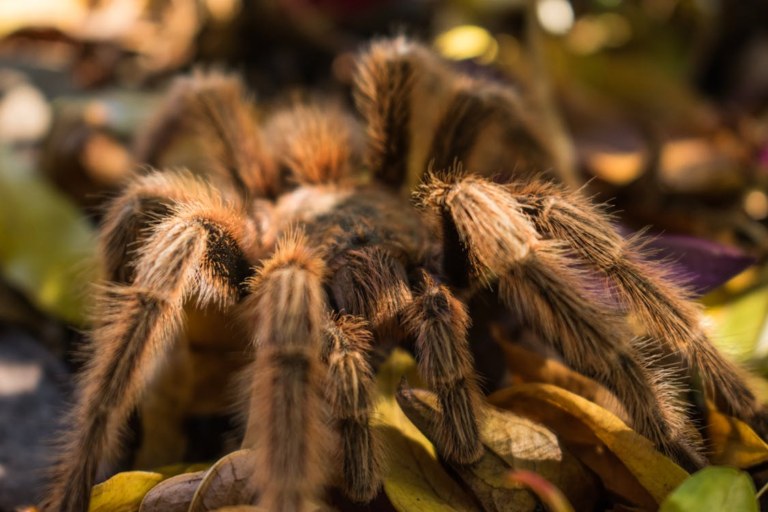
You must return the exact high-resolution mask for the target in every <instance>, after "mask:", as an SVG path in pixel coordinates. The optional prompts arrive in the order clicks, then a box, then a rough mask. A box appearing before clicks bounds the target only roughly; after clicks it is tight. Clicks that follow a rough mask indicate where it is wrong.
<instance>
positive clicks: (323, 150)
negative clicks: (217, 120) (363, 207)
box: [263, 103, 362, 185]
mask: <svg viewBox="0 0 768 512" xmlns="http://www.w3.org/2000/svg"><path fill="white" fill-rule="evenodd" d="M356 124H357V121H356V120H355V119H354V118H352V116H350V115H349V114H348V113H346V112H344V110H342V108H341V107H340V106H338V105H333V104H331V105H320V104H316V103H297V104H294V105H292V106H290V107H289V108H286V109H284V110H280V111H278V112H276V113H275V114H273V115H272V116H271V117H270V118H269V120H268V121H267V122H266V124H265V126H264V128H263V132H264V135H265V138H266V144H267V145H268V146H269V147H270V148H271V151H272V153H273V154H274V155H275V160H276V162H277V165H278V166H280V167H281V169H282V170H283V171H282V172H285V174H287V175H288V176H290V177H291V178H292V179H294V180H296V181H297V182H299V183H300V184H303V185H306V184H309V185H323V184H327V183H339V182H343V181H345V180H349V179H350V177H352V176H353V175H354V174H356V173H357V172H359V171H358V170H359V168H360V160H361V153H362V150H361V148H360V146H361V141H360V140H358V139H359V137H358V136H357V133H358V127H357V126H356ZM286 171H287V172H286Z"/></svg>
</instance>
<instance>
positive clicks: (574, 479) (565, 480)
mask: <svg viewBox="0 0 768 512" xmlns="http://www.w3.org/2000/svg"><path fill="white" fill-rule="evenodd" d="M397 398H398V403H399V404H400V407H401V408H402V409H403V411H404V412H405V414H406V415H407V416H408V418H409V419H410V420H411V421H412V422H413V423H414V424H415V425H416V426H417V427H419V429H421V431H422V432H423V433H425V434H426V435H427V437H434V436H435V435H437V426H436V423H435V418H436V416H437V415H438V414H439V410H438V406H437V402H436V399H435V397H434V395H433V394H432V393H429V392H427V391H423V390H418V389H410V388H405V387H401V389H400V390H399V391H398V394H397ZM483 415H484V418H485V421H484V423H483V425H482V429H481V432H480V436H481V439H482V442H483V445H484V446H485V448H486V450H485V453H484V455H483V457H482V458H481V459H480V461H478V462H477V463H476V464H474V465H472V466H458V465H456V466H453V469H454V470H455V471H456V473H458V475H459V476H460V477H461V478H462V480H464V482H465V483H466V484H467V486H468V487H469V488H470V489H472V491H473V492H474V493H475V495H476V497H477V498H478V500H479V501H480V502H481V503H482V505H483V508H484V509H485V510H490V511H510V512H511V511H515V512H521V511H533V510H537V509H538V503H537V500H536V499H535V497H534V495H533V494H531V492H530V491H528V490H527V489H525V488H523V487H522V486H521V485H520V484H519V483H516V482H514V481H513V480H511V479H510V478H509V472H510V470H511V469H518V470H519V469H524V470H528V471H530V472H533V473H536V474H539V475H541V476H542V477H544V478H546V479H547V480H549V481H551V482H553V483H554V484H555V485H557V486H558V487H559V488H561V489H562V491H563V493H564V494H565V495H566V496H568V498H569V499H570V500H571V501H572V502H573V503H575V504H576V505H577V508H578V509H579V510H591V509H592V508H593V507H594V505H595V503H594V500H595V496H596V495H597V482H596V481H595V480H594V477H593V476H592V475H591V474H590V472H589V471H588V470H587V469H586V468H585V467H584V466H582V464H581V463H580V462H579V461H578V460H577V459H576V458H575V457H573V456H572V455H571V454H569V453H567V452H565V451H563V450H562V449H561V447H560V445H559V442H558V440H557V437H556V436H555V434H554V433H553V432H552V431H550V430H549V429H547V428H546V427H544V426H542V425H538V424H536V423H534V422H532V421H530V420H528V419H526V418H522V417H520V416H517V415H515V414H512V413H510V412H507V411H500V410H498V409H495V408H493V407H484V410H483Z"/></svg>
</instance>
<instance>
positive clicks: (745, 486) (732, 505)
mask: <svg viewBox="0 0 768 512" xmlns="http://www.w3.org/2000/svg"><path fill="white" fill-rule="evenodd" d="M692 510H695V511H696V512H722V511H724V510H733V511H738V512H758V508H757V498H756V497H755V486H754V485H753V484H752V479H751V478H750V477H749V475H748V474H747V473H744V472H743V471H739V470H738V469H734V468H726V467H708V468H704V469H702V470H701V471H699V472H697V473H696V474H694V475H693V476H692V477H691V478H689V479H688V480H686V481H685V482H684V483H683V484H682V485H680V486H679V487H678V488H677V489H675V491H674V492H673V493H672V494H670V495H669V496H668V497H667V499H665V500H664V502H663V503H662V504H661V507H660V508H659V512H689V511H692Z"/></svg>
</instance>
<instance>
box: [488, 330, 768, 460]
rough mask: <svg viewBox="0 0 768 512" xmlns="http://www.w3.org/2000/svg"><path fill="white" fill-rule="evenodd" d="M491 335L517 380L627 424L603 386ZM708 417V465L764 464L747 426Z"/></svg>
mask: <svg viewBox="0 0 768 512" xmlns="http://www.w3.org/2000/svg"><path fill="white" fill-rule="evenodd" d="M492 332H493V335H494V338H495V340H496V341H497V343H498V344H499V346H500V347H501V348H502V351H503V353H504V357H505V361H506V363H507V367H508V368H509V370H510V371H511V372H512V374H513V375H514V376H515V377H516V378H517V379H518V380H521V381H523V382H538V383H543V384H553V385H555V386H558V387H560V388H563V389H567V390H568V391H570V392H572V393H575V394H577V395H579V396H582V397H584V398H586V399H587V400H589V401H590V402H594V403H595V404H597V405H599V406H601V407H602V408H604V409H607V410H608V411H610V412H611V413H613V414H614V415H616V416H617V417H618V418H619V419H621V420H622V421H624V422H627V414H626V411H625V410H624V408H623V407H622V406H621V404H619V403H618V401H617V400H616V398H615V397H614V396H613V395H612V394H611V393H610V392H609V391H608V390H607V389H605V388H604V387H603V386H601V385H600V384H598V383H597V382H595V381H593V380H592V379H589V378H587V377H584V376H583V375H581V374H579V373H576V372H574V371H573V370H571V369H570V368H568V367H566V366H565V365H563V364H561V363H559V362H557V361H554V360H552V359H547V358H545V357H543V356H542V355H540V354H537V353H535V352H533V351H531V350H528V349H526V348H524V347H521V346H519V345H517V344H514V343H512V342H510V341H508V340H507V339H506V337H505V335H504V333H503V331H502V329H501V328H500V327H498V326H494V327H493V328H492ZM708 415H709V416H708V418H709V419H708V426H707V428H706V431H705V433H706V439H707V446H708V447H709V453H708V457H709V459H710V462H712V463H713V464H717V465H724V466H735V467H738V468H741V469H746V468H750V467H753V466H756V465H758V464H762V463H764V462H768V444H767V443H765V441H763V440H762V439H760V436H758V435H757V434H756V433H755V432H754V431H753V430H752V429H751V428H750V427H749V426H748V425H746V424H745V423H743V422H742V421H739V420H737V419H736V418H734V417H732V416H728V415H726V414H723V413H721V412H719V411H717V410H716V409H715V408H714V406H713V405H712V404H711V403H710V404H708Z"/></svg>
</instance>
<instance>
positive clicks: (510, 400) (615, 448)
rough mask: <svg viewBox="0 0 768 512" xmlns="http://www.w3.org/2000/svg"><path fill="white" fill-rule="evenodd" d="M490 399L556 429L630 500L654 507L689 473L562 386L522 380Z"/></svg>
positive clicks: (605, 480)
mask: <svg viewBox="0 0 768 512" xmlns="http://www.w3.org/2000/svg"><path fill="white" fill-rule="evenodd" d="M489 401H490V402H491V403H492V404H494V405H496V406H497V407H502V408H504V409H508V410H511V411H514V412H516V413H519V414H522V415H524V416H526V417H528V418H531V419H533V420H535V421H538V422H541V423H543V424H544V425H547V426H548V427H550V428H552V429H553V430H554V431H555V432H556V433H557V434H558V436H559V438H560V440H561V441H562V442H563V443H564V444H565V446H566V447H567V448H568V449H569V450H570V451H571V452H573V453H574V454H575V455H576V456H577V457H578V458H579V459H580V460H581V461H582V462H583V463H584V464H586V465H587V466H589V468H590V469H592V470H593V471H594V472H595V473H597V474H598V476H600V478H601V479H602V481H603V484H604V485H605V487H606V488H607V489H608V490H610V491H611V492H613V493H614V494H616V495H619V496H621V497H623V498H625V499H626V500H628V501H629V502H630V503H634V504H637V505H640V506H643V507H647V508H651V509H653V508H656V507H657V506H658V504H659V503H661V502H662V501H663V500H664V498H666V497H667V495H669V493H670V492H672V490H673V489H675V488H677V486H679V485H680V484H681V483H682V482H683V481H684V480H685V479H686V478H687V477H688V473H686V472H685V471H684V470H683V469H682V468H680V467H679V466H678V465H676V464H675V463H674V462H672V461H671V460H670V459H668V458H667V457H665V456H664V455H662V454H661V453H659V452H658V451H656V449H655V448H654V446H653V444H652V443H651V442H650V441H649V440H647V439H646V438H645V437H643V436H641V435H639V434H637V433H635V432H634V431H633V430H632V429H630V428H629V427H628V426H627V425H625V424H624V423H623V422H622V421H621V420H620V419H619V418H617V417H616V416H614V415H613V414H612V413H610V412H609V411H607V410H605V409H603V408H602V407H600V406H598V405H596V404H593V403H592V402H590V401H588V400H586V399H584V398H582V397H580V396H578V395H575V394H573V393H571V392H569V391H566V390H564V389H561V388H558V387H555V386H552V385H549V384H521V385H518V386H514V387H512V388H507V389H503V390H501V391H498V392H496V393H494V394H493V395H491V396H490V397H489Z"/></svg>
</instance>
